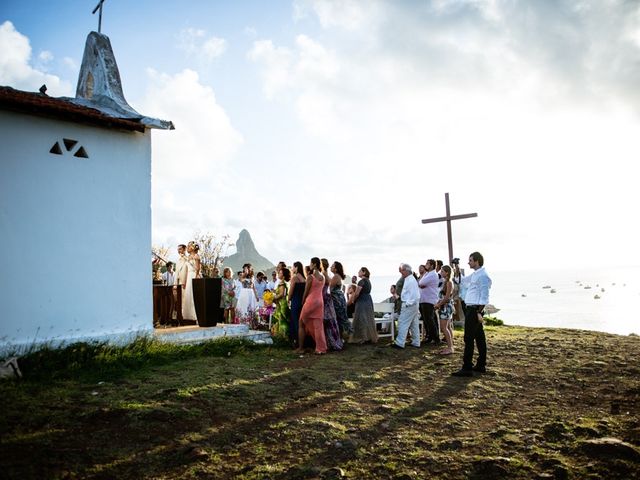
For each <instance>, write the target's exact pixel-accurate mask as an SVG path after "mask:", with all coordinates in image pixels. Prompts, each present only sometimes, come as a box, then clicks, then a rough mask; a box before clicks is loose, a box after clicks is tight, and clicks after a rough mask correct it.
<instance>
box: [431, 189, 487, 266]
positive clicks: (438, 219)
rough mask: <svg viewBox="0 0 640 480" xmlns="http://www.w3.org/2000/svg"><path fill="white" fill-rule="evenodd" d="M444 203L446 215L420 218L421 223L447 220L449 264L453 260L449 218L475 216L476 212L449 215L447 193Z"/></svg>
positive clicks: (457, 218)
mask: <svg viewBox="0 0 640 480" xmlns="http://www.w3.org/2000/svg"><path fill="white" fill-rule="evenodd" d="M444 203H445V206H446V209H447V216H446V217H437V218H427V219H425V220H422V223H435V222H447V240H448V241H449V264H451V261H452V260H453V240H452V238H451V220H460V219H462V218H473V217H477V216H478V214H477V213H464V214H462V215H451V209H450V208H449V194H448V193H445V194H444Z"/></svg>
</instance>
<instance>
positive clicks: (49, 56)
mask: <svg viewBox="0 0 640 480" xmlns="http://www.w3.org/2000/svg"><path fill="white" fill-rule="evenodd" d="M38 58H39V59H40V60H41V61H43V62H45V63H48V62H50V61H51V60H53V53H51V52H50V51H49V50H43V51H41V52H40V53H39V54H38Z"/></svg>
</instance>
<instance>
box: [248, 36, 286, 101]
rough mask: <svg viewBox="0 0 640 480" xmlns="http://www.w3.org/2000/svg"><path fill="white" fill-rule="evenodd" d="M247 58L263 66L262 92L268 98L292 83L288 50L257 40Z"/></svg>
mask: <svg viewBox="0 0 640 480" xmlns="http://www.w3.org/2000/svg"><path fill="white" fill-rule="evenodd" d="M248 56H249V58H250V59H251V60H253V61H256V62H261V63H263V64H264V65H265V68H264V70H263V72H262V74H263V78H264V92H265V94H266V95H267V97H268V98H273V97H274V95H276V94H277V93H278V92H279V91H281V90H283V89H285V88H287V87H288V86H289V85H291V84H292V83H293V73H292V72H291V70H290V68H291V64H292V62H293V54H292V52H291V50H289V49H288V48H284V47H278V48H276V47H274V45H273V42H272V41H271V40H257V41H255V42H254V43H253V48H252V49H251V51H250V52H249V54H248Z"/></svg>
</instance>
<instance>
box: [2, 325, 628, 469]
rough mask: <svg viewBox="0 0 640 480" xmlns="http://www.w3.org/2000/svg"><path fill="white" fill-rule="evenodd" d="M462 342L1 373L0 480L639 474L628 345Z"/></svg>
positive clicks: (504, 338) (585, 339) (495, 338)
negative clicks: (477, 362)
mask: <svg viewBox="0 0 640 480" xmlns="http://www.w3.org/2000/svg"><path fill="white" fill-rule="evenodd" d="M487 332H488V344H489V359H488V369H489V371H488V373H486V374H484V375H480V374H478V375H477V376H475V377H473V378H457V377H451V376H450V373H451V372H452V371H454V370H457V369H458V368H459V367H460V365H461V357H462V353H461V352H462V346H463V344H462V333H461V332H456V335H457V337H456V341H457V345H458V349H457V351H456V353H455V354H454V355H451V356H448V357H442V356H439V355H437V350H436V349H435V348H433V347H431V348H429V347H425V348H420V349H414V348H407V349H405V350H402V351H399V350H395V349H391V348H388V347H386V346H383V345H368V346H357V347H355V346H350V347H349V348H347V349H346V350H345V351H344V352H340V353H331V354H328V355H324V356H316V355H304V356H302V357H300V356H298V355H295V354H293V353H292V352H290V351H288V350H283V349H277V348H266V347H265V348H264V349H261V350H259V351H252V352H246V353H240V354H233V355H230V356H228V357H224V358H219V357H206V358H193V359H187V360H183V361H179V362H174V363H171V364H169V365H164V366H161V367H154V368H149V369H141V370H139V371H136V372H133V373H130V374H127V375H126V376H121V377H119V378H116V379H110V380H109V381H105V382H91V383H88V382H82V381H71V380H66V381H57V382H48V383H42V382H40V383H35V382H29V381H28V380H27V381H23V382H20V383H15V382H2V383H1V384H0V394H2V398H3V400H4V402H3V415H2V420H1V421H0V428H1V434H2V435H1V440H0V476H2V478H21V479H23V478H118V479H129V478H131V479H134V478H135V479H138V478H159V479H160V478H163V479H164V478H166V479H169V478H171V479H173V478H215V479H219V478H220V479H224V478H238V479H303V478H354V479H371V478H375V479H378V478H379V479H386V478H394V479H421V478H445V479H447V478H451V479H453V478H477V479H481V478H527V479H528V478H539V479H545V478H557V479H565V478H576V479H585V478H594V479H595V478H620V479H629V478H640V448H639V446H640V415H639V413H640V410H639V406H640V376H639V373H640V362H638V359H639V358H640V338H639V337H637V336H616V335H609V334H603V333H595V332H586V331H576V330H559V329H532V328H519V327H495V328H487Z"/></svg>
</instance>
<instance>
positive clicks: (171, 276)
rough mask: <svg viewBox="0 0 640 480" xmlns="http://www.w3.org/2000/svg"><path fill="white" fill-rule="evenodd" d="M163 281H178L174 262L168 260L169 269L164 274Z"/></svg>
mask: <svg viewBox="0 0 640 480" xmlns="http://www.w3.org/2000/svg"><path fill="white" fill-rule="evenodd" d="M162 282H163V283H164V284H165V285H174V284H175V283H176V274H175V272H174V271H173V262H167V271H166V272H164V273H163V274H162Z"/></svg>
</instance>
